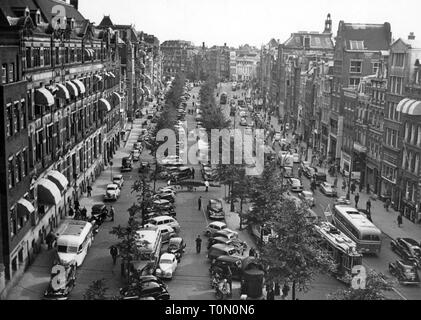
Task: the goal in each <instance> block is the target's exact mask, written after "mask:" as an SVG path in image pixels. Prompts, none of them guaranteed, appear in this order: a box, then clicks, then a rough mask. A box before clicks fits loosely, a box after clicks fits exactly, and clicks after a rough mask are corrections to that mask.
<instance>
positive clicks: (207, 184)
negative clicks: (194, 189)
mask: <svg viewBox="0 0 421 320" xmlns="http://www.w3.org/2000/svg"><path fill="white" fill-rule="evenodd" d="M205 187H206V192H209V181H207V180H206V181H205Z"/></svg>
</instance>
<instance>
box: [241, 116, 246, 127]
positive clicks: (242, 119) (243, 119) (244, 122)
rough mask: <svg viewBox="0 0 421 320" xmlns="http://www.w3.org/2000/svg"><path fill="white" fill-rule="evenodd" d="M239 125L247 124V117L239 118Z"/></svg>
mask: <svg viewBox="0 0 421 320" xmlns="http://www.w3.org/2000/svg"><path fill="white" fill-rule="evenodd" d="M240 126H247V119H246V118H241V120H240Z"/></svg>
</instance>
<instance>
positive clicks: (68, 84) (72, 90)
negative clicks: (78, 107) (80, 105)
mask: <svg viewBox="0 0 421 320" xmlns="http://www.w3.org/2000/svg"><path fill="white" fill-rule="evenodd" d="M66 88H67V89H68V90H69V92H70V94H71V95H72V96H75V97H77V96H78V95H79V91H78V90H77V87H76V85H75V84H74V83H73V82H71V81H66Z"/></svg>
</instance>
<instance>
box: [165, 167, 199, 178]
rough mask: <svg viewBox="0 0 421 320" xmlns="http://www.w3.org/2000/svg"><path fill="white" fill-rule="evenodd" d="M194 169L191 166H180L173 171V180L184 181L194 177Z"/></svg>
mask: <svg viewBox="0 0 421 320" xmlns="http://www.w3.org/2000/svg"><path fill="white" fill-rule="evenodd" d="M192 174H193V170H192V168H189V167H180V168H178V170H177V171H175V172H173V173H171V178H170V179H171V181H182V180H188V179H191V178H192Z"/></svg>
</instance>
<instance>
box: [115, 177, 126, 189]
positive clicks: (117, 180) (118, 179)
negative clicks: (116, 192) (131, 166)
mask: <svg viewBox="0 0 421 320" xmlns="http://www.w3.org/2000/svg"><path fill="white" fill-rule="evenodd" d="M113 183H114V184H116V185H118V187H119V188H120V189H121V187H122V186H123V184H124V178H123V175H121V174H117V175H115V176H113Z"/></svg>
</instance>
